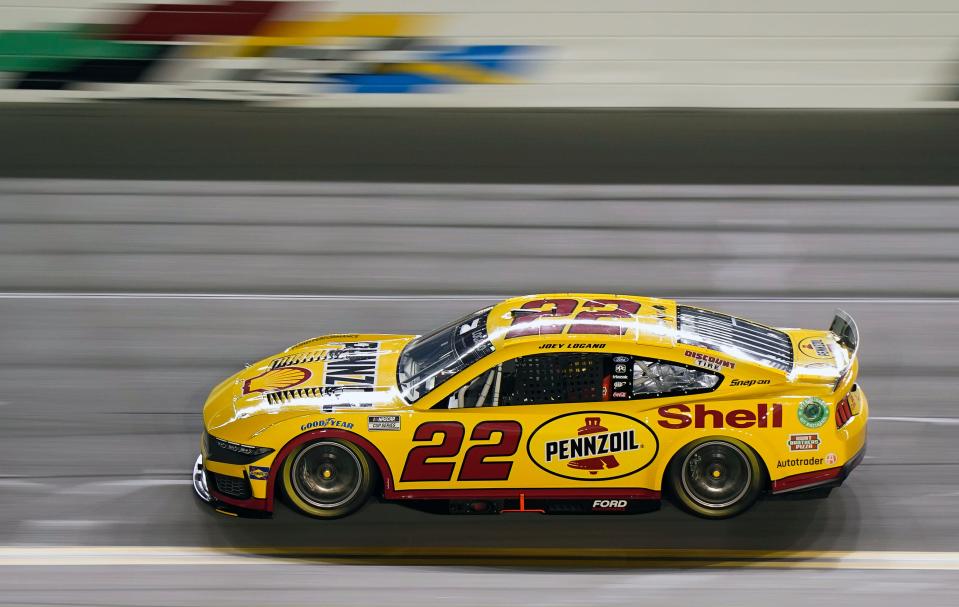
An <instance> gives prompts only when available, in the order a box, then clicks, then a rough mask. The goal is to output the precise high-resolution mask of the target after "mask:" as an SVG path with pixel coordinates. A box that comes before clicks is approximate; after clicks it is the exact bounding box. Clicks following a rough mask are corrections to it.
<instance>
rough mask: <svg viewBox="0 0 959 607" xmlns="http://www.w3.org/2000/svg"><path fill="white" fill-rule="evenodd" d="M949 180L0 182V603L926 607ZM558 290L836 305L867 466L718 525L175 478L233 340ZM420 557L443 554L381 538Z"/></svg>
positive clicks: (408, 319)
mask: <svg viewBox="0 0 959 607" xmlns="http://www.w3.org/2000/svg"><path fill="white" fill-rule="evenodd" d="M957 197H959V192H957V191H956V190H955V189H950V188H859V187H841V188H833V187H812V188H797V187H772V186H762V187H754V188H753V187H745V186H736V187H735V188H729V189H724V188H705V187H704V188H680V187H670V186H653V187H649V188H638V187H606V188H603V187H600V188H594V187H589V188H584V189H577V188H566V187H562V188H561V187H554V186H533V187H530V188H522V187H514V186H493V187H486V186H475V185H474V186H470V185H464V186H439V185H436V186H426V185H409V186H392V185H388V184H381V185H377V186H371V185H358V184H336V185H316V184H264V183H247V184H235V183H233V184H219V183H195V182H194V183H182V182H172V183H171V182H150V183H134V182H121V183H109V182H68V181H30V182H24V181H4V182H2V183H0V291H2V292H3V293H4V294H5V295H4V296H3V297H0V318H2V319H3V320H2V322H0V386H2V387H3V390H2V392H0V414H2V415H3V423H2V424H0V461H3V462H6V464H7V466H6V467H5V468H4V470H3V471H2V472H0V546H4V548H3V549H2V550H0V558H2V560H3V563H5V565H6V566H3V567H0V588H2V589H3V591H2V593H0V604H25V603H32V604H38V603H39V604H51V603H53V604H97V605H193V604H229V603H238V604H258V605H303V604H308V603H309V604H315V603H317V602H320V601H322V602H323V603H324V604H329V605H344V606H350V607H352V606H357V607H359V606H361V605H362V606H365V605H370V604H378V605H379V604H389V605H397V606H405V605H416V606H418V607H421V606H422V605H423V604H424V603H426V602H429V601H433V602H435V601H440V600H441V601H443V603H453V604H457V605H463V606H466V605H490V604H504V605H513V604H520V603H522V604H524V605H550V606H555V605H560V604H580V605H635V604H636V603H637V601H638V598H637V597H641V598H642V599H643V600H644V601H645V602H646V603H647V604H666V603H669V604H676V602H677V596H681V597H682V599H681V602H682V603H687V604H694V603H700V602H701V603H707V602H708V603H710V604H712V603H715V602H717V596H716V593H717V588H722V589H724V592H726V593H728V596H727V598H728V599H729V600H728V603H730V604H736V605H744V606H751V605H757V606H758V605H768V603H769V600H770V597H771V596H774V597H775V601H776V603H777V605H784V606H791V605H803V606H808V605H809V604H810V603H811V602H817V601H818V602H822V603H823V604H833V603H835V602H836V597H837V595H838V594H839V593H842V602H843V605H844V607H854V606H855V607H858V606H860V605H862V606H866V605H869V606H870V607H874V606H875V605H893V604H901V603H902V602H903V601H906V600H909V601H915V597H916V596H917V593H921V596H922V599H923V603H924V604H942V605H947V604H950V605H951V604H953V603H954V592H955V588H956V586H957V584H959V574H957V573H956V572H955V571H954V570H951V569H954V568H955V564H956V562H957V556H956V551H957V549H959V546H957V540H956V538H957V537H959V518H957V517H956V516H955V512H956V505H957V500H959V463H957V462H959V442H957V441H956V440H955V427H954V425H950V424H948V423H937V422H935V421H933V420H954V419H955V418H956V416H957V414H956V399H955V385H954V384H955V381H954V374H955V373H954V367H955V358H956V349H955V344H954V343H953V341H954V340H952V338H951V336H953V335H956V334H959V284H957V281H956V280H955V276H957V275H959V248H957V247H959V238H957V237H956V232H957V231H959V210H957V206H956V198H957ZM554 290H586V291H588V290H597V291H609V290H619V291H625V292H632V293H642V294H651V295H675V296H683V295H685V296H686V298H685V299H686V301H688V302H690V303H692V304H701V305H707V306H712V307H717V308H721V309H723V310H724V311H728V312H731V313H738V314H742V315H744V316H746V317H750V318H755V319H756V320H759V321H765V322H767V323H771V324H774V325H786V326H808V327H824V326H825V325H826V323H828V322H829V319H830V318H831V317H832V312H833V308H834V306H836V305H841V306H842V307H843V308H845V309H847V310H848V311H849V312H850V313H851V314H852V315H853V316H855V317H856V319H857V320H858V322H859V324H860V328H861V330H862V334H863V350H862V375H861V380H862V383H863V385H864V386H865V388H866V389H867V390H868V391H869V394H870V396H871V406H872V410H873V414H874V415H875V416H876V417H877V418H878V419H877V421H876V423H874V424H873V425H872V426H871V435H870V439H869V440H870V443H869V451H868V454H867V458H866V460H865V462H864V464H863V465H862V467H861V468H860V469H859V470H857V472H856V474H855V475H853V476H852V477H851V478H850V479H849V481H848V483H847V484H846V485H844V486H843V487H842V488H841V489H839V490H837V491H835V492H833V495H832V496H831V497H830V498H829V499H828V500H817V501H780V500H775V501H773V500H765V501H761V502H760V503H759V504H758V505H757V507H756V508H754V509H753V510H751V511H749V512H747V513H746V514H744V515H743V516H740V517H738V518H735V519H732V520H728V521H723V522H721V523H715V522H708V521H703V520H699V519H695V518H692V517H690V516H688V515H686V514H683V513H680V512H678V511H677V510H676V509H675V508H673V507H671V506H669V505H668V504H667V505H665V506H664V507H663V509H662V510H661V511H658V512H654V513H650V514H646V515H637V516H630V517H619V516H607V517H599V516H577V517H541V516H537V515H503V516H498V517H483V516H472V517H471V516H460V517H443V516H438V515H431V514H426V513H423V512H420V511H417V510H413V509H410V508H406V507H403V506H400V505H392V504H381V503H377V502H375V501H374V502H372V503H370V504H369V505H368V506H366V507H365V508H364V509H363V510H362V511H360V512H359V513H357V514H356V515H354V516H352V517H350V518H348V519H344V520H340V521H336V522H333V523H321V522H315V521H310V520H307V519H305V518H303V517H301V516H299V515H296V514H294V513H292V512H291V511H289V510H288V509H286V508H284V507H281V508H279V509H278V512H277V513H276V515H275V517H274V519H273V520H271V521H263V520H252V519H243V518H229V517H224V516H220V515H218V514H216V513H215V512H211V511H208V509H206V508H204V507H203V506H202V505H201V504H199V503H198V502H197V501H196V500H195V499H194V498H193V496H192V495H191V489H190V487H189V485H188V482H189V470H190V467H191V465H192V463H193V458H194V457H195V453H196V448H197V438H198V434H199V431H200V407H201V405H202V402H203V399H204V398H205V396H206V394H207V392H208V390H209V389H210V387H211V386H212V385H214V384H215V383H216V382H217V381H219V380H220V379H222V378H223V377H225V376H226V375H227V374H229V373H230V372H232V371H234V370H235V369H237V368H238V367H239V366H240V365H241V364H243V363H244V362H248V361H251V360H256V359H257V358H259V357H262V356H265V355H267V354H269V353H272V352H275V351H277V350H279V349H281V348H283V347H285V346H287V345H289V344H290V343H294V342H297V341H299V340H301V339H304V338H306V337H309V336H312V335H320V334H323V333H331V332H340V331H353V330H363V331H373V332H377V331H386V332H422V331H424V330H427V329H429V328H430V327H434V326H437V325H438V324H440V323H442V322H443V321H445V320H448V319H452V318H455V317H457V316H459V315H461V314H463V313H466V312H468V311H470V310H473V309H477V308H480V307H482V306H483V305H485V304H486V303H488V302H491V300H492V299H495V297H494V296H496V295H497V294H500V293H503V294H507V293H514V292H532V291H554ZM301 296H303V297H301ZM916 419H922V420H930V421H929V422H922V423H916V422H914V421H913V422H912V423H909V422H906V420H916ZM97 547H102V549H101V548H97ZM423 547H428V548H423ZM652 548H656V549H660V550H665V551H666V552H660V553H654V552H649V550H648V549H652ZM221 549H222V550H225V553H224V552H221ZM427 549H431V550H436V551H437V552H436V553H434V554H439V555H441V556H439V557H431V558H427V557H425V556H424V555H423V553H422V552H420V553H419V557H418V558H412V559H411V561H410V564H405V563H407V561H401V560H399V558H398V557H395V555H404V554H406V555H409V554H411V553H413V552H415V551H417V550H420V551H423V550H427ZM484 550H489V551H493V552H486V553H485V554H486V556H484V557H483V558H474V559H469V558H466V557H464V556H463V552H467V553H471V554H477V555H483V554H484V552H483V551H484ZM496 551H499V552H496ZM524 551H525V552H524ZM604 551H605V552H604ZM617 551H622V552H617ZM630 551H632V552H630ZM669 551H675V552H669ZM722 551H732V552H722ZM348 554H353V555H356V556H351V557H348V556H345V555H348ZM544 554H558V555H560V559H559V560H560V561H561V562H556V559H555V558H552V557H544V556H543V555H544ZM577 554H578V555H584V556H587V560H584V561H583V562H581V563H575V564H573V563H571V562H570V561H569V560H567V559H565V557H564V555H577ZM687 554H688V555H689V556H686V555H687ZM71 555H72V556H71ZM337 555H338V556H337ZM391 555H394V557H391ZM589 555H593V557H594V561H595V562H592V563H591V566H590V567H588V568H587V567H585V565H588V564H590V561H589V560H588V558H589ZM697 555H699V557H702V558H698V557H697ZM31 559H32V560H31ZM71 559H79V560H81V561H85V562H86V566H82V567H81V566H77V567H70V566H66V565H65V563H66V561H68V560H71ZM97 559H102V560H101V561H100V562H99V563H98V562H97ZM138 559H143V560H149V561H151V562H150V563H146V562H144V563H143V564H141V565H138V566H130V567H122V568H118V566H119V563H120V562H121V561H122V562H124V563H126V564H135V563H137V562H138ZM221 559H227V561H229V562H228V563H227V564H223V561H222V560H221ZM240 560H242V561H243V562H244V563H247V562H249V563H252V564H253V566H252V567H235V566H234V565H235V564H236V563H237V562H238V561H240ZM157 561H164V564H163V565H160V564H156V563H157ZM178 561H182V563H179V562H178ZM197 561H204V563H203V564H202V566H200V564H199V563H198V562H197ZM633 561H635V563H634V562H633ZM580 566H583V569H582V570H580V569H579V567H580ZM641 567H652V568H655V570H654V571H642V570H639V569H638V568H641ZM766 567H772V568H775V569H776V570H765V568H766ZM847 567H851V568H854V569H856V570H855V571H849V570H846V569H845V568H847ZM886 567H888V568H890V569H889V570H885V568H886ZM733 568H736V569H737V571H736V572H735V574H734V575H733V574H732V572H731V569H733ZM793 568H798V569H793ZM787 569H788V570H787ZM875 569H880V570H875ZM933 569H935V570H933ZM118 572H120V573H118ZM51 580H55V583H52V581H51ZM721 602H722V601H721Z"/></svg>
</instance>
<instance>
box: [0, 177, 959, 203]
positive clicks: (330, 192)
mask: <svg viewBox="0 0 959 607" xmlns="http://www.w3.org/2000/svg"><path fill="white" fill-rule="evenodd" d="M20 193H26V194H50V193H61V194H67V195H76V194H104V195H124V194H141V195H144V194H145V195H160V196H169V195H203V194H208V195H217V196H221V195H229V196H234V197H251V196H270V195H278V196H344V195H345V196H382V197H390V198H400V197H411V196H437V195H454V196H478V197H497V196H498V197H501V196H504V195H509V196H518V197H536V198H543V197H549V198H555V199H559V200H563V199H569V198H603V199H616V198H620V199H622V198H627V199H633V198H666V199H672V198H679V199H682V198H700V199H707V200H708V199H717V200H726V199H730V198H747V199H748V198H781V197H785V196H789V197H796V198H811V199H822V198H827V199H831V198H842V199H846V200H849V201H856V200H861V199H864V198H868V199H893V200H890V202H897V201H899V200H898V199H909V200H916V199H922V198H934V199H941V198H955V197H957V196H959V187H956V186H935V185H933V186H925V185H924V186H901V185H892V186H890V185H870V186H863V185H790V184H771V185H758V184H695V185H692V184H503V183H500V184H496V183H385V182H384V183H367V182H270V181H229V182H223V181H160V180H153V181H151V180H142V181H135V180H96V179H15V178H13V179H0V195H3V194H20Z"/></svg>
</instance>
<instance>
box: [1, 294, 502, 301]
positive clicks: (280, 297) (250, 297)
mask: <svg viewBox="0 0 959 607" xmlns="http://www.w3.org/2000/svg"><path fill="white" fill-rule="evenodd" d="M506 297H509V296H508V295H359V294H345V295H298V294H282V293H277V294H258V293H67V292H64V293H43V292H31V293H27V292H25V293H16V292H7V293H0V299H112V300H124V299H134V300H138V299H187V300H191V299H193V300H198V299H199V300H202V299H213V300H240V301H446V300H451V301H487V300H492V299H505V298H506Z"/></svg>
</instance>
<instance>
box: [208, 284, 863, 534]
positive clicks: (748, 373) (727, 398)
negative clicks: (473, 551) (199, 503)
mask: <svg viewBox="0 0 959 607" xmlns="http://www.w3.org/2000/svg"><path fill="white" fill-rule="evenodd" d="M858 344H859V332H858V329H857V327H856V325H855V323H854V322H853V320H852V319H851V318H850V317H849V316H848V315H847V314H845V313H844V312H842V311H840V312H838V313H837V315H836V317H835V318H834V320H833V322H832V326H831V327H830V330H828V331H824V330H806V329H775V328H772V327H768V326H764V325H761V324H758V323H755V322H751V321H748V320H744V319H742V318H737V317H733V316H729V315H726V314H721V313H718V312H713V311H709V310H705V309H701V308H698V307H692V306H688V305H682V304H677V303H676V302H674V301H670V300H665V299H651V298H643V297H634V296H626V295H592V294H589V295H587V294H555V295H531V296H526V297H518V298H513V299H508V300H506V301H503V302H500V303H498V304H496V305H494V306H492V307H490V308H486V309H484V310H480V311H479V312H476V313H475V314H470V315H468V316H466V317H464V318H461V319H459V320H457V321H456V322H453V323H451V324H449V325H447V326H444V327H442V328H440V329H438V330H436V331H434V332H432V333H430V334H428V335H423V336H412V335H362V334H338V335H327V336H323V337H316V338H313V339H309V340H307V341H304V342H302V343H299V344H297V345H295V346H292V347H290V348H288V349H287V350H285V351H283V352H282V353H280V354H277V355H275V356H271V357H269V358H266V359H264V360H262V361H260V362H257V363H255V364H253V365H251V366H249V367H248V368H246V369H245V370H243V371H241V372H239V373H237V374H236V375H234V376H232V377H230V378H228V379H227V380H226V381H224V382H222V383H221V384H219V385H218V386H216V387H215V388H214V389H213V391H212V392H211V394H210V396H209V398H208V400H207V402H206V405H205V407H204V409H203V423H204V426H205V428H204V430H205V432H204V433H203V436H202V440H201V443H200V451H201V453H200V456H199V458H198V459H197V461H196V464H195V466H194V473H193V480H194V483H193V484H194V488H195V490H196V492H197V493H198V494H199V496H200V497H201V498H202V499H204V500H205V501H207V502H210V503H212V504H214V505H215V506H216V507H217V508H218V509H220V510H221V511H223V512H226V513H231V514H236V513H239V512H244V513H251V511H259V512H260V513H270V512H272V511H273V507H274V501H275V496H276V495H277V494H280V495H283V496H285V497H286V498H287V500H288V502H289V503H290V504H291V505H292V506H293V507H294V508H295V509H297V510H300V511H301V512H303V513H306V514H308V515H312V516H315V517H320V518H334V517H339V516H343V515H346V514H349V513H351V512H353V511H355V510H357V509H358V508H360V507H361V506H362V505H363V504H364V503H365V502H366V501H367V500H368V498H369V497H370V496H371V495H373V494H374V493H375V494H377V495H379V496H382V497H383V498H385V499H387V500H415V501H417V503H429V504H433V505H439V506H440V509H441V510H442V511H448V512H462V513H474V512H475V513H479V512H489V513H494V512H506V511H525V512H546V513H575V512H595V513H625V512H638V511H641V510H644V509H648V506H649V505H650V504H653V505H654V507H655V506H657V505H658V504H659V500H660V497H661V494H662V492H668V493H669V494H671V495H672V496H674V498H675V501H676V502H677V503H678V504H679V505H680V506H682V507H683V508H685V509H686V510H688V511H690V512H692V513H694V514H698V515H700V516H704V517H709V518H723V517H729V516H733V515H736V514H738V513H740V512H742V511H744V510H745V509H747V508H748V507H749V506H750V505H751V504H752V503H753V502H754V501H755V500H756V499H757V498H758V497H760V496H761V495H762V494H764V493H773V494H780V493H787V492H799V491H807V492H815V493H817V494H828V491H829V490H830V489H831V488H833V487H836V486H838V485H840V484H841V483H842V482H843V480H844V479H845V478H846V476H847V475H848V474H849V472H850V471H851V470H852V469H853V468H854V467H855V466H856V465H857V464H858V463H859V462H860V460H861V459H862V457H863V454H864V450H865V442H866V421H867V416H868V406H867V402H866V396H865V394H864V393H863V391H862V390H861V389H860V388H859V387H858V386H857V385H856V383H855V381H856V375H857V371H858V360H857V349H858ZM425 500H434V501H431V502H425Z"/></svg>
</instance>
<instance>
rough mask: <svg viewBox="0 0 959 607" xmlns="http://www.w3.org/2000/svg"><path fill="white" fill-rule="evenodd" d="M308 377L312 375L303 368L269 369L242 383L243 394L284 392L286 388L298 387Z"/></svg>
mask: <svg viewBox="0 0 959 607" xmlns="http://www.w3.org/2000/svg"><path fill="white" fill-rule="evenodd" d="M310 375H312V373H310V371H309V369H304V368H303V367H284V368H282V369H270V370H269V371H264V372H263V373H260V374H259V375H257V376H256V377H251V378H250V379H248V380H246V381H245V382H243V394H253V393H254V392H272V391H274V390H286V389H287V388H292V387H294V386H299V385H300V384H302V383H303V382H305V381H306V380H308V379H310Z"/></svg>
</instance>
